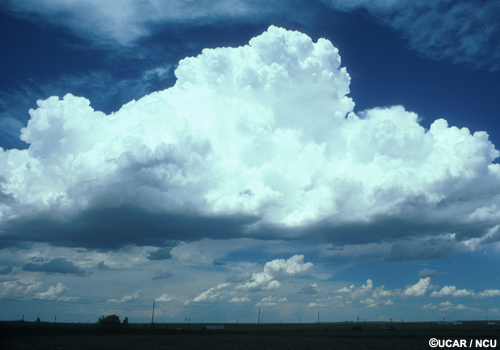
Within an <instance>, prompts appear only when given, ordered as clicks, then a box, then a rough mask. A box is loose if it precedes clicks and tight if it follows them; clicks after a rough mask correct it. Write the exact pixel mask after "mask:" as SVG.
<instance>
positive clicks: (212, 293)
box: [193, 283, 229, 303]
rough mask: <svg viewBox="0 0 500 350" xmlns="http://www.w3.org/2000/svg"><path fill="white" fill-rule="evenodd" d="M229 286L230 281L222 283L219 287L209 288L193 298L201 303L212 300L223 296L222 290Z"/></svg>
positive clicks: (195, 301)
mask: <svg viewBox="0 0 500 350" xmlns="http://www.w3.org/2000/svg"><path fill="white" fill-rule="evenodd" d="M228 286H229V283H221V284H219V285H218V286H217V287H213V288H210V289H209V290H207V291H205V292H203V293H201V294H200V295H198V296H197V297H195V298H194V299H193V302H194V303H200V302H212V301H215V300H217V299H219V297H220V296H221V292H222V291H224V290H225V289H227V287H228Z"/></svg>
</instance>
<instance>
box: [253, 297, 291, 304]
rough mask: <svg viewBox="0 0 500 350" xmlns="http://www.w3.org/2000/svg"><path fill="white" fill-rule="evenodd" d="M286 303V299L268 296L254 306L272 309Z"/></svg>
mask: <svg viewBox="0 0 500 350" xmlns="http://www.w3.org/2000/svg"><path fill="white" fill-rule="evenodd" d="M287 301H288V300H287V298H278V297H273V296H271V295H270V296H267V297H264V298H262V300H261V301H259V302H258V303H257V304H255V307H272V306H276V305H278V304H280V303H286V302H287Z"/></svg>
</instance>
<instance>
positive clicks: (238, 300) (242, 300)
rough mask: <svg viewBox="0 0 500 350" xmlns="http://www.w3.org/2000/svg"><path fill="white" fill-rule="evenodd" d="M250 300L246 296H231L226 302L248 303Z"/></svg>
mask: <svg viewBox="0 0 500 350" xmlns="http://www.w3.org/2000/svg"><path fill="white" fill-rule="evenodd" d="M251 301H252V300H251V299H250V298H248V297H241V298H238V297H233V298H232V299H231V300H229V301H228V303H235V304H241V303H249V302H251Z"/></svg>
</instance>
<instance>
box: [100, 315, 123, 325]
mask: <svg viewBox="0 0 500 350" xmlns="http://www.w3.org/2000/svg"><path fill="white" fill-rule="evenodd" d="M99 324H103V325H119V324H120V317H118V316H116V315H109V316H106V317H104V316H102V317H99Z"/></svg>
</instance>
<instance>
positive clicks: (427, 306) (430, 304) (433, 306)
mask: <svg viewBox="0 0 500 350" xmlns="http://www.w3.org/2000/svg"><path fill="white" fill-rule="evenodd" d="M422 309H424V310H427V309H437V306H436V305H434V304H432V303H429V304H425V305H424V306H422Z"/></svg>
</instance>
